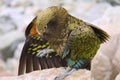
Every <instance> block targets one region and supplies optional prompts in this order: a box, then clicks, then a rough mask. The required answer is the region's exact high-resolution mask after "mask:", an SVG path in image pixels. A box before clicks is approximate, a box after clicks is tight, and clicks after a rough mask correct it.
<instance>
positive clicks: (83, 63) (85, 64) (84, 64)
mask: <svg viewBox="0 0 120 80" xmlns="http://www.w3.org/2000/svg"><path fill="white" fill-rule="evenodd" d="M69 62H70V64H71V61H70V60H69ZM89 62H90V61H89V60H84V59H80V60H78V61H77V62H76V63H75V64H74V65H73V66H72V67H68V68H67V69H66V70H65V71H64V72H63V73H62V74H61V75H60V76H58V77H56V78H55V80H63V79H64V78H65V77H67V76H69V75H70V74H72V73H73V72H74V71H76V70H77V69H82V68H87V67H88V65H89ZM72 63H73V62H72Z"/></svg>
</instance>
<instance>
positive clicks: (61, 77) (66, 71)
mask: <svg viewBox="0 0 120 80" xmlns="http://www.w3.org/2000/svg"><path fill="white" fill-rule="evenodd" d="M74 71H76V69H75V68H70V67H68V68H67V69H66V70H65V71H64V72H63V73H62V74H61V75H60V76H57V77H55V80H63V79H64V78H65V77H67V76H69V75H70V74H72V73H73V72H74Z"/></svg>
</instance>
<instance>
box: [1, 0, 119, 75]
mask: <svg viewBox="0 0 120 80" xmlns="http://www.w3.org/2000/svg"><path fill="white" fill-rule="evenodd" d="M53 5H54V6H55V5H57V6H62V7H64V8H66V9H67V10H68V12H69V13H70V14H72V15H73V16H76V17H78V18H80V19H83V20H84V21H87V22H90V23H94V22H96V21H97V20H99V19H100V18H101V17H103V16H104V15H105V14H106V11H107V10H108V9H111V8H114V7H116V6H119V5H120V0H0V76H6V75H9V76H10V75H17V68H18V61H19V58H20V54H21V51H22V47H23V45H24V41H25V36H24V31H25V29H26V27H27V25H28V24H29V23H30V21H31V20H32V19H33V18H34V17H35V16H36V14H37V13H38V12H40V11H42V10H44V9H45V8H47V7H49V6H53ZM113 10H114V9H113ZM118 10H120V8H119V9H118ZM109 12H110V11H109ZM111 12H113V11H111ZM119 12H120V11H119ZM116 13H117V11H116ZM119 14H120V13H119ZM110 16H112V15H110ZM108 18H109V17H106V18H105V19H106V20H107V19H108Z"/></svg>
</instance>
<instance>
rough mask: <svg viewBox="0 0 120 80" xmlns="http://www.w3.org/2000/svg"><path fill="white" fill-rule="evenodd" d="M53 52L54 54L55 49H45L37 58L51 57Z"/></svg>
mask: <svg viewBox="0 0 120 80" xmlns="http://www.w3.org/2000/svg"><path fill="white" fill-rule="evenodd" d="M52 52H54V50H53V49H43V50H41V51H40V52H39V53H37V54H36V56H38V57H43V56H46V57H49V54H50V53H52Z"/></svg>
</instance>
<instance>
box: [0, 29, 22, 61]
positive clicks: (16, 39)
mask: <svg viewBox="0 0 120 80" xmlns="http://www.w3.org/2000/svg"><path fill="white" fill-rule="evenodd" d="M23 38H24V35H23V32H20V31H11V32H9V34H5V35H3V36H0V42H1V43H0V51H1V53H4V54H2V55H3V59H5V60H6V59H7V58H8V57H12V56H13V55H14V54H13V53H14V51H15V49H16V48H17V45H18V44H19V43H20V42H22V41H23Z"/></svg>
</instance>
